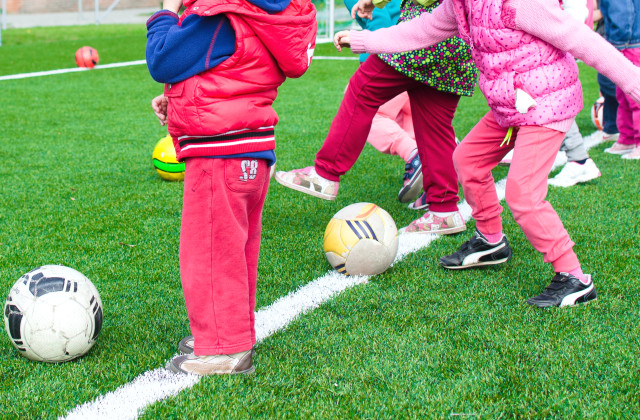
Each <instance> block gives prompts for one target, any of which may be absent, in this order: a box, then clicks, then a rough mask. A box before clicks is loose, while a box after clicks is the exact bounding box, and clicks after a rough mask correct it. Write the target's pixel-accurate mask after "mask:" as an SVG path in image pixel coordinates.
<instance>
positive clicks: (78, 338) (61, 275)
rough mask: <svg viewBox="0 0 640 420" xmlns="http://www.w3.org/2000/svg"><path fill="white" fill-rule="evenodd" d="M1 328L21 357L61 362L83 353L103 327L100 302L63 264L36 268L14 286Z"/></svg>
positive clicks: (86, 281) (82, 278) (80, 277)
mask: <svg viewBox="0 0 640 420" xmlns="http://www.w3.org/2000/svg"><path fill="white" fill-rule="evenodd" d="M4 325H5V329H6V330H7V333H8V334H9V338H11V342H12V343H13V345H14V346H15V348H17V349H18V350H19V351H20V354H22V355H23V356H25V357H27V358H29V359H31V360H38V361H42V362H65V361H67V360H71V359H75V358H76V357H80V356H82V355H84V354H85V353H87V352H88V351H89V349H91V347H92V346H93V345H94V343H95V342H96V339H97V338H98V334H100V330H101V329H102V301H101V300H100V295H99V294H98V290H97V289H96V288H95V286H94V285H93V283H91V281H90V280H89V279H88V278H86V277H85V276H84V275H83V274H82V273H80V272H78V271H76V270H74V269H73V268H69V267H65V266H63V265H45V266H42V267H38V268H36V269H34V270H32V271H30V272H28V273H26V274H25V275H23V276H22V277H20V279H19V280H18V281H17V282H16V283H15V284H14V285H13V287H12V288H11V291H10V292H9V296H8V297H7V301H6V302H5V305H4Z"/></svg>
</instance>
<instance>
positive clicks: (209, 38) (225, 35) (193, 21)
mask: <svg viewBox="0 0 640 420" xmlns="http://www.w3.org/2000/svg"><path fill="white" fill-rule="evenodd" d="M235 39H236V34H235V31H234V30H233V27H232V26H231V22H229V19H228V18H227V17H226V16H224V15H215V16H206V17H203V16H198V15H189V16H187V17H186V18H185V19H184V20H183V21H182V24H181V25H178V15H176V14H175V13H173V12H170V11H168V10H160V11H159V12H157V13H155V14H154V15H153V16H151V17H150V18H149V20H148V21H147V49H146V58H147V67H148V68H149V73H150V74H151V77H153V79H154V80H155V81H157V82H160V83H177V82H181V81H183V80H185V79H188V78H189V77H191V76H194V75H196V74H198V73H201V72H203V71H205V70H209V69H211V68H214V67H215V66H217V65H218V64H220V63H221V62H223V61H224V60H226V59H227V58H229V57H230V56H231V55H232V54H233V52H234V51H235Z"/></svg>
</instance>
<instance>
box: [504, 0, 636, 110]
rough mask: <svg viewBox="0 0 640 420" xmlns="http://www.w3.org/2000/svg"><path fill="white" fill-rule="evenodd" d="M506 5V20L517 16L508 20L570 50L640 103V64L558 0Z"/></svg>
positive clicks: (510, 0)
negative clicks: (639, 65)
mask: <svg viewBox="0 0 640 420" xmlns="http://www.w3.org/2000/svg"><path fill="white" fill-rule="evenodd" d="M503 7H504V10H503V20H504V18H505V17H506V18H507V20H508V19H509V18H513V17H515V22H507V21H505V24H507V25H509V24H510V23H511V24H512V25H514V27H515V28H516V29H520V30H522V31H524V32H527V33H529V34H531V35H534V36H536V37H538V38H540V39H542V40H544V41H546V42H548V43H550V44H551V45H553V46H555V47H556V48H558V49H561V50H563V51H567V52H569V53H570V54H571V55H573V56H574V57H576V58H579V59H580V60H582V61H584V63H585V64H587V65H588V66H590V67H593V68H595V69H596V70H598V71H599V72H600V73H602V74H604V75H605V76H607V77H608V78H609V79H611V80H612V81H613V82H614V83H615V84H616V85H618V86H619V87H620V89H622V90H623V91H624V92H625V93H627V94H628V95H629V96H631V97H632V98H633V100H634V101H636V102H638V103H640V67H637V66H635V65H634V64H633V63H632V62H631V61H629V60H628V59H627V58H626V57H625V56H624V55H622V53H621V52H620V51H618V50H617V49H616V48H615V47H614V46H613V45H611V44H609V43H608V42H607V41H605V39H604V38H602V37H601V36H600V35H598V34H597V33H595V32H594V31H592V30H591V29H589V28H588V27H587V26H586V25H585V24H584V23H582V22H578V21H577V20H575V19H572V18H571V17H570V15H569V14H568V13H566V12H564V11H563V10H562V9H560V8H559V7H558V0H506V1H505V2H504V6H503Z"/></svg>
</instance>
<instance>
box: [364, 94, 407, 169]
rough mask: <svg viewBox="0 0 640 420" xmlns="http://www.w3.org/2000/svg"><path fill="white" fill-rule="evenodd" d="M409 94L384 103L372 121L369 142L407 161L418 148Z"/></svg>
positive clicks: (379, 149)
mask: <svg viewBox="0 0 640 420" xmlns="http://www.w3.org/2000/svg"><path fill="white" fill-rule="evenodd" d="M411 118H412V117H411V105H410V103H409V95H408V94H407V92H402V93H401V94H400V95H398V96H396V97H395V98H393V99H391V100H390V101H389V102H387V103H384V104H382V106H381V107H380V108H379V109H378V112H377V113H376V115H375V117H373V121H372V123H371V131H369V137H367V143H369V144H370V145H372V146H373V147H375V148H376V149H377V150H378V151H380V152H382V153H386V154H388V155H395V156H400V157H401V158H402V159H404V161H405V162H408V161H409V159H410V158H411V154H412V153H413V151H414V150H416V148H417V146H416V135H415V133H414V131H413V120H412V119H411Z"/></svg>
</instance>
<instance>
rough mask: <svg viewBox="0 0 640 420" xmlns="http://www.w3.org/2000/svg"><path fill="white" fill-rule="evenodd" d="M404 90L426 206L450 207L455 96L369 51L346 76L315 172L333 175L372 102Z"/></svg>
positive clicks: (365, 130) (360, 140) (352, 149)
mask: <svg viewBox="0 0 640 420" xmlns="http://www.w3.org/2000/svg"><path fill="white" fill-rule="evenodd" d="M405 91H406V92H407V93H408V94H409V100H410V102H411V111H412V114H413V126H414V130H415V134H416V145H417V147H418V154H419V155H420V160H421V161H422V165H423V168H422V173H423V187H424V191H425V192H426V194H427V203H428V204H429V209H430V210H433V211H441V212H446V211H456V210H457V209H458V205H457V203H458V178H457V176H456V171H455V169H454V167H453V161H452V158H451V157H452V155H453V150H454V149H455V147H456V143H455V133H454V131H453V126H452V125H451V121H452V120H453V115H454V113H455V110H456V107H457V106H458V102H459V100H460V96H458V95H455V94H451V93H446V92H441V91H439V90H437V89H434V88H432V87H430V86H428V85H426V84H424V83H422V82H418V81H416V80H414V79H412V78H410V77H408V76H405V75H403V74H402V73H400V72H398V71H396V70H395V69H393V68H392V67H391V66H389V65H387V64H386V63H385V62H383V61H382V60H381V59H380V58H378V57H377V56H373V55H371V56H369V58H368V59H367V61H365V62H364V63H363V64H362V65H361V66H360V67H359V68H358V70H356V72H355V73H354V75H353V76H352V77H351V80H350V81H349V86H348V87H347V90H346V92H345V95H344V99H343V100H342V103H341V104H340V109H339V110H338V113H337V115H336V116H335V118H334V119H333V122H332V124H331V128H330V129H329V134H328V135H327V138H326V139H325V141H324V143H323V145H322V148H321V149H320V150H319V151H318V154H317V155H316V160H315V168H316V172H318V174H319V175H320V176H322V177H324V178H326V179H329V180H332V181H339V180H340V176H342V175H344V174H345V173H346V172H347V171H348V170H349V169H351V167H352V166H353V164H354V163H355V162H356V160H358V157H359V156H360V153H362V149H363V148H364V145H365V143H366V142H367V137H368V135H369V130H370V129H371V122H372V121H373V117H374V116H375V115H376V112H377V110H378V108H379V107H380V106H381V105H382V104H384V103H385V102H387V101H389V100H390V99H392V98H393V97H395V96H397V95H398V94H400V93H402V92H405Z"/></svg>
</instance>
